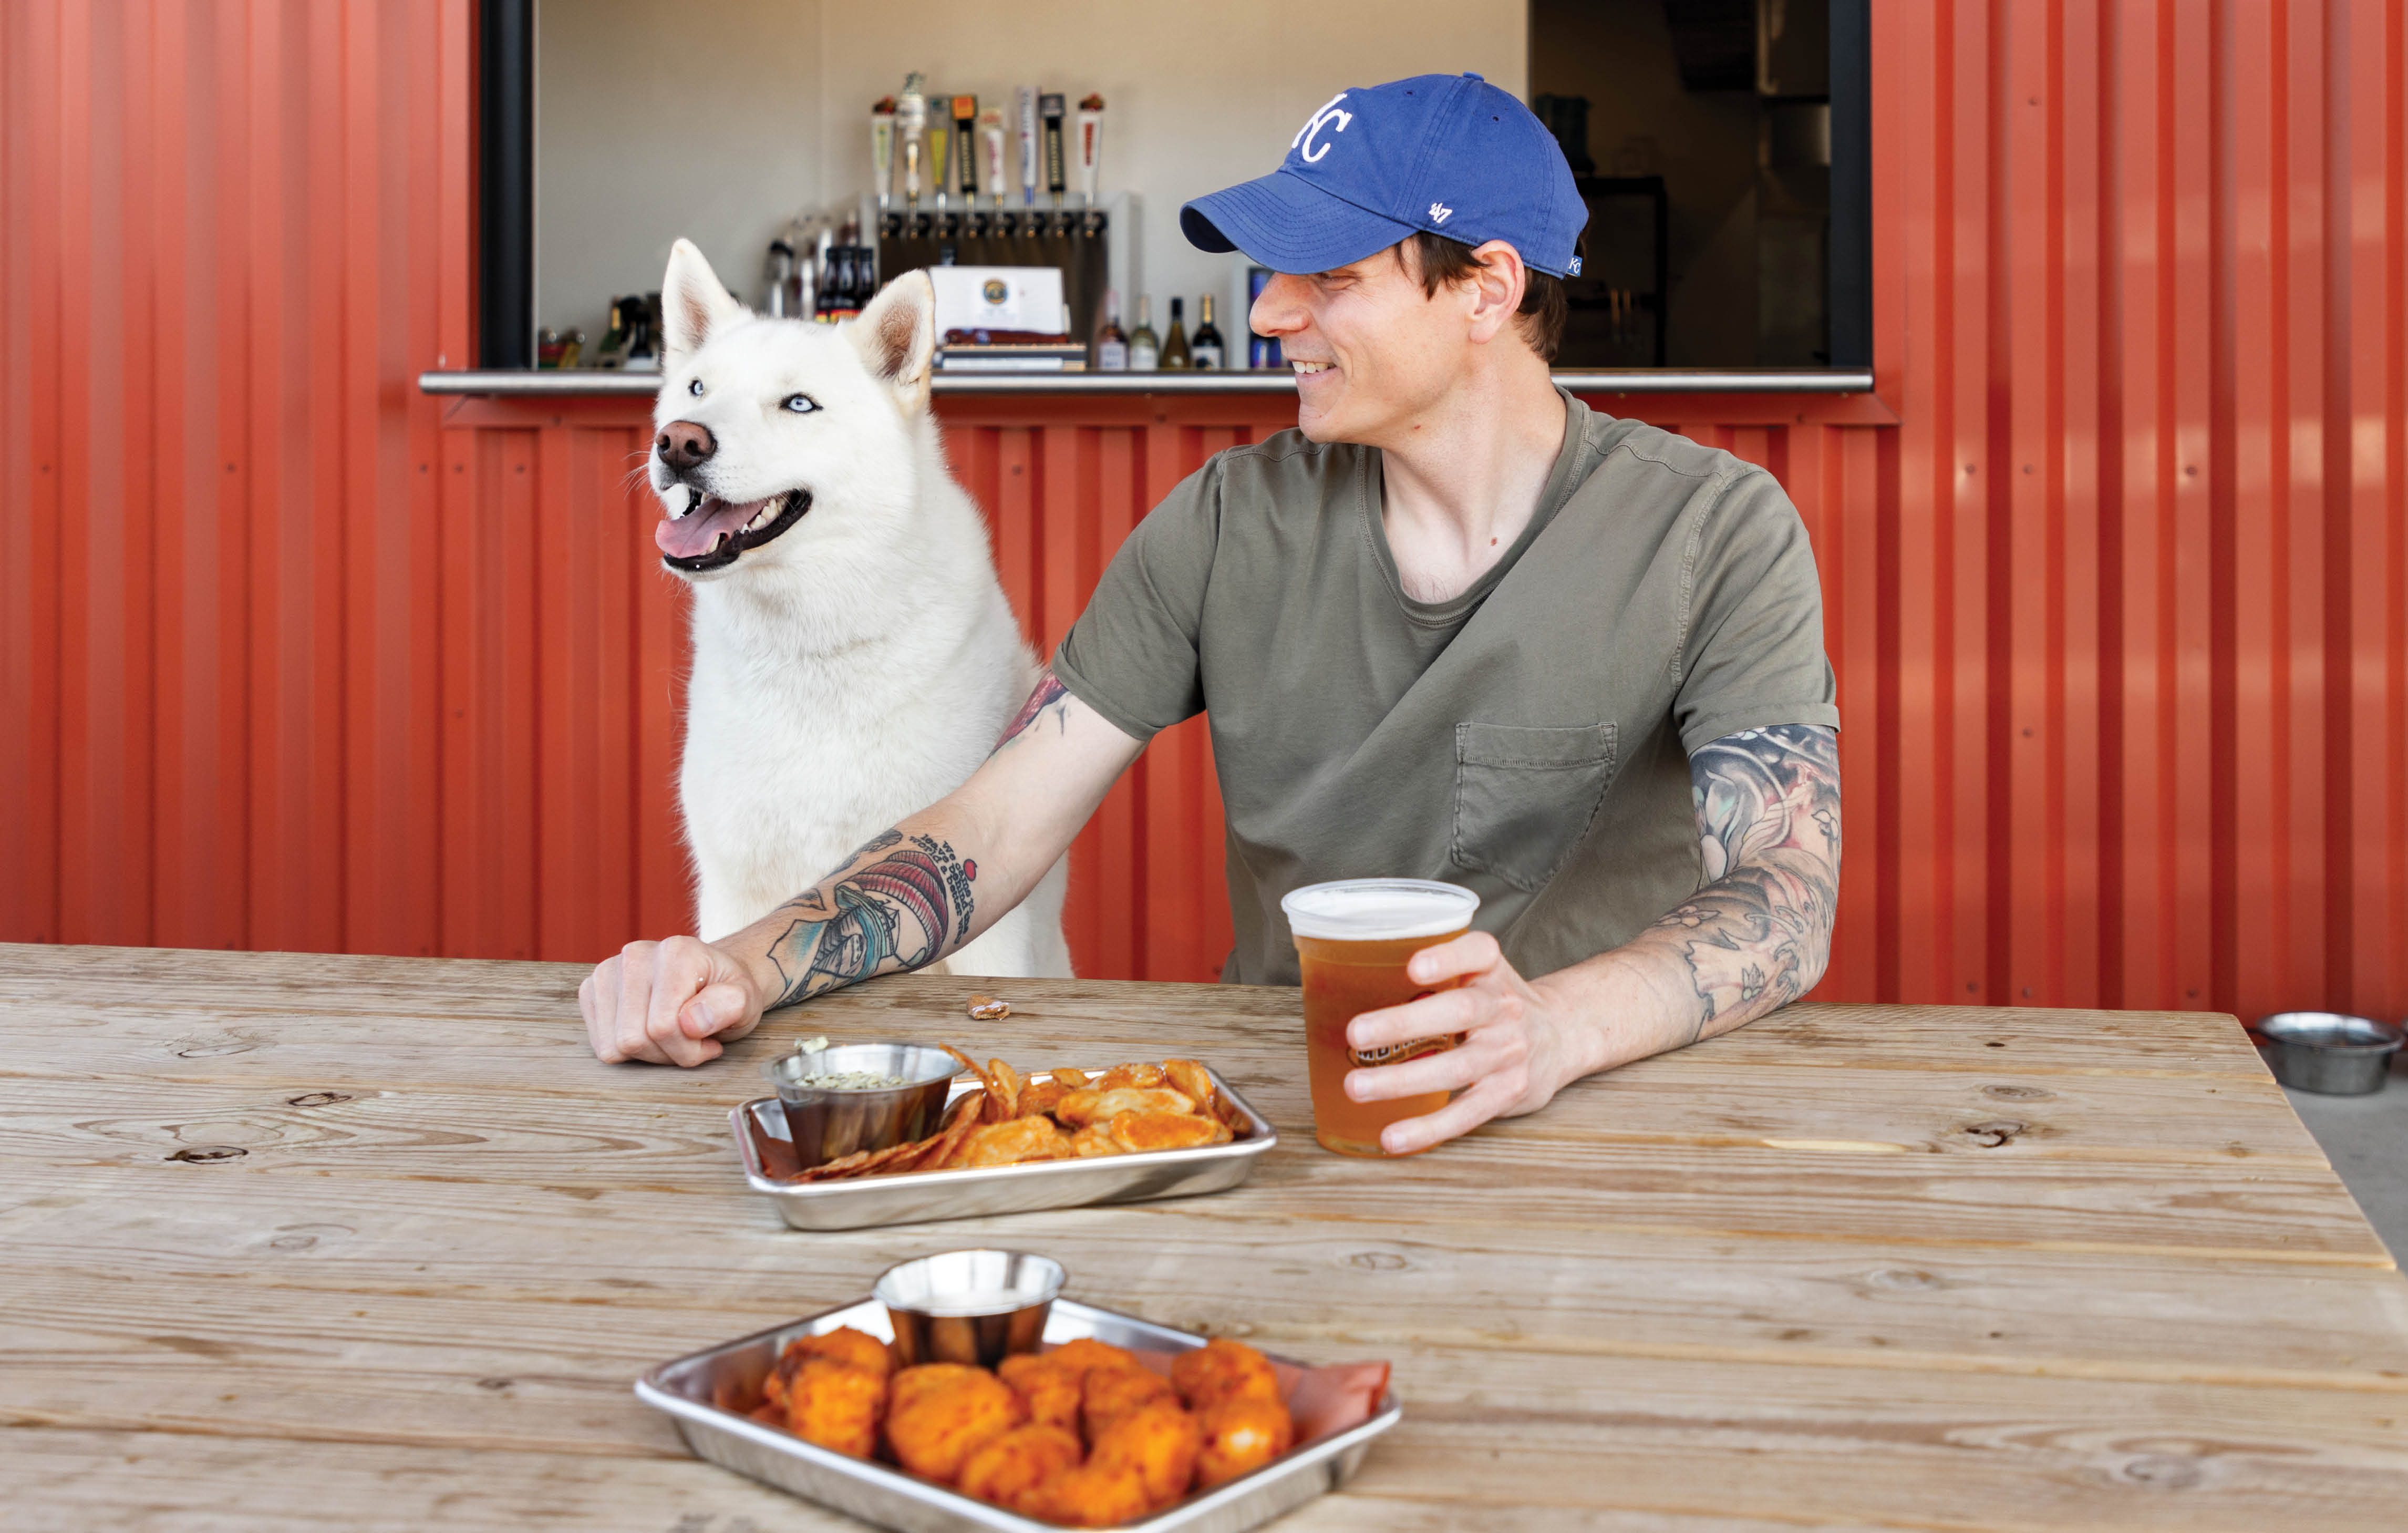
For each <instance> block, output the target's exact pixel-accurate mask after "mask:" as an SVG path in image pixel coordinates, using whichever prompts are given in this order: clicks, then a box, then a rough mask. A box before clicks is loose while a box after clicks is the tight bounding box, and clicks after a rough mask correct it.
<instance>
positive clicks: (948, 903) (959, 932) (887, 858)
mask: <svg viewBox="0 0 2408 1533" xmlns="http://www.w3.org/2000/svg"><path fill="white" fill-rule="evenodd" d="M872 858H874V859H875V860H874V861H867V866H855V865H860V864H863V863H864V862H865V860H867V859H872ZM848 866H849V867H852V869H853V870H852V871H850V872H848V873H846V874H844V875H843V876H842V877H840V878H839V879H837V880H836V881H834V882H832V883H829V884H827V885H826V886H825V888H826V893H825V895H823V894H822V892H821V891H820V890H818V889H812V890H809V891H806V892H805V893H803V894H801V895H796V897H795V898H793V899H790V900H788V901H787V902H786V903H785V904H784V905H782V906H781V907H780V908H779V910H780V913H781V914H788V915H792V916H793V917H794V919H793V920H792V921H791V922H790V923H789V924H788V925H787V926H786V929H785V930H784V931H782V932H781V933H779V934H778V936H777V938H776V939H775V940H773V941H772V942H771V943H770V944H769V961H770V963H772V964H774V965H775V966H776V967H777V970H778V977H779V981H780V984H779V994H778V996H777V997H776V999H774V1000H772V1001H771V1002H770V1003H769V1004H770V1005H772V1006H784V1005H786V1004H788V1003H790V1002H793V1001H798V1000H802V999H804V998H805V997H807V996H816V995H818V994H820V993H821V992H822V991H825V990H833V989H835V988H836V987H838V986H839V985H846V984H851V983H853V982H854V981H857V980H866V979H867V978H869V977H870V976H871V975H873V974H879V973H882V972H884V971H886V970H888V969H896V968H918V967H922V966H924V965H926V964H931V963H934V962H936V961H937V960H938V959H939V958H941V957H943V956H944V955H945V954H946V953H948V952H950V951H951V950H952V949H953V948H956V947H959V946H960V945H961V944H962V942H963V941H964V940H965V939H966V938H967V937H968V931H969V924H970V912H971V911H972V910H975V909H976V906H977V902H976V900H975V898H974V897H973V895H972V891H971V885H972V884H974V883H975V882H976V881H977V880H978V864H977V863H976V862H973V861H971V860H969V859H968V858H965V857H962V856H959V855H956V854H955V852H954V851H953V844H952V843H951V842H949V841H941V840H939V839H938V838H935V837H933V836H911V837H908V838H907V837H906V836H905V835H904V834H903V832H901V831H899V830H887V831H882V832H880V833H879V834H878V835H877V836H874V837H872V838H870V839H869V841H868V842H867V844H866V845H864V846H863V847H862V849H861V850H860V851H858V852H854V853H853V856H852V858H851V859H850V861H849V863H848ZM831 904H833V906H834V909H833V910H831V909H830V905H831Z"/></svg>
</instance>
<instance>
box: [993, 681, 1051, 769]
mask: <svg viewBox="0 0 2408 1533" xmlns="http://www.w3.org/2000/svg"><path fill="white" fill-rule="evenodd" d="M1069 696H1070V689H1069V688H1068V687H1066V686H1064V685H1063V684H1062V681H1061V678H1059V677H1057V676H1055V675H1054V672H1053V671H1052V670H1051V669H1048V670H1047V671H1046V672H1045V674H1044V675H1042V676H1040V677H1039V678H1038V679H1037V687H1036V690H1035V691H1033V692H1031V693H1029V695H1028V701H1026V702H1025V703H1023V704H1021V705H1020V711H1019V712H1017V713H1015V714H1013V715H1012V716H1011V723H1010V724H1005V725H1004V726H1003V733H1002V734H1001V735H999V736H997V737H996V742H995V750H996V751H1000V750H1002V749H1003V748H1004V747H1005V746H1007V745H1010V744H1011V742H1012V741H1013V740H1016V739H1018V738H1020V737H1021V736H1023V735H1025V734H1026V733H1028V731H1029V730H1031V729H1033V728H1035V727H1036V726H1037V723H1038V721H1039V719H1043V718H1047V717H1049V716H1050V717H1051V718H1052V719H1053V721H1054V730H1055V732H1057V733H1059V732H1062V731H1065V730H1068V728H1069V727H1070V721H1069V711H1070V708H1069V702H1068V698H1069ZM987 753H988V754H989V755H993V754H995V751H990V752H987Z"/></svg>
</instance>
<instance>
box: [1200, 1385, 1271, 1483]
mask: <svg viewBox="0 0 2408 1533" xmlns="http://www.w3.org/2000/svg"><path fill="white" fill-rule="evenodd" d="M1197 1425H1198V1426H1201V1427H1202V1428H1203V1429H1204V1445H1203V1447H1202V1448H1201V1449H1200V1450H1199V1451H1198V1452H1197V1455H1196V1488H1197V1490H1210V1489H1211V1488H1212V1487H1213V1486H1214V1485H1218V1484H1221V1483H1225V1482H1227V1481H1231V1480H1235V1479H1236V1478H1238V1476H1240V1475H1241V1474H1246V1473H1250V1472H1252V1471H1253V1470H1255V1469H1261V1468H1262V1467H1263V1466H1264V1465H1266V1464H1268V1463H1269V1462H1270V1461H1271V1460H1272V1459H1274V1458H1277V1457H1278V1456H1279V1455H1280V1454H1283V1453H1285V1452H1287V1451H1288V1449H1289V1448H1291V1447H1293V1446H1295V1443H1296V1423H1295V1422H1294V1421H1292V1420H1290V1419H1289V1417H1288V1413H1287V1407H1286V1406H1284V1405H1282V1404H1281V1403H1280V1402H1279V1401H1277V1400H1262V1399H1253V1398H1249V1397H1242V1396H1241V1397H1239V1398H1236V1399H1231V1400H1224V1401H1222V1402H1221V1403H1220V1404H1219V1405H1216V1406H1213V1407H1212V1408H1211V1410H1209V1411H1202V1412H1200V1413H1199V1414H1198V1416H1197Z"/></svg>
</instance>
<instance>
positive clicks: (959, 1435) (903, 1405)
mask: <svg viewBox="0 0 2408 1533" xmlns="http://www.w3.org/2000/svg"><path fill="white" fill-rule="evenodd" d="M936 1368H945V1369H947V1370H948V1371H947V1372H946V1374H945V1375H944V1376H943V1377H941V1378H939V1379H937V1380H934V1381H931V1382H929V1383H920V1382H917V1381H912V1382H911V1383H910V1384H909V1385H908V1388H907V1384H906V1381H910V1380H911V1376H912V1375H913V1374H915V1373H922V1372H928V1371H933V1370H934V1369H936ZM895 1386H896V1406H895V1409H894V1410H892V1411H889V1412H888V1413H887V1416H886V1441H887V1445H888V1446H889V1447H891V1448H893V1449H894V1450H895V1457H896V1460H897V1461H898V1462H899V1463H901V1464H902V1466H903V1467H904V1468H905V1469H909V1470H910V1471H911V1472H912V1473H913V1474H916V1475H921V1476H924V1477H925V1478H927V1479H930V1480H934V1481H937V1482H939V1483H943V1484H952V1483H953V1479H954V1477H955V1476H956V1475H958V1474H960V1473H961V1472H962V1466H963V1465H964V1464H967V1463H968V1462H969V1457H970V1454H974V1453H976V1452H978V1451H979V1450H980V1449H981V1448H983V1447H985V1446H986V1445H987V1444H988V1443H990V1442H993V1441H994V1440H996V1439H997V1438H999V1437H1001V1436H1003V1434H1004V1433H1006V1432H1009V1431H1011V1429H1012V1428H1013V1427H1015V1426H1019V1425H1021V1424H1022V1423H1023V1422H1025V1421H1026V1420H1027V1419H1028V1407H1026V1406H1025V1405H1023V1404H1022V1403H1021V1402H1020V1397H1019V1396H1018V1395H1015V1394H1013V1393H1012V1391H1011V1385H1009V1384H1007V1383H1004V1382H1003V1381H1002V1380H1000V1379H998V1378H996V1376H995V1375H994V1374H992V1373H989V1372H988V1371H987V1370H986V1369H984V1368H964V1367H962V1366H961V1365H960V1364H952V1363H931V1364H929V1365H927V1367H926V1368H905V1369H904V1370H903V1371H902V1372H900V1373H898V1374H896V1376H895ZM907 1395H908V1401H907Z"/></svg>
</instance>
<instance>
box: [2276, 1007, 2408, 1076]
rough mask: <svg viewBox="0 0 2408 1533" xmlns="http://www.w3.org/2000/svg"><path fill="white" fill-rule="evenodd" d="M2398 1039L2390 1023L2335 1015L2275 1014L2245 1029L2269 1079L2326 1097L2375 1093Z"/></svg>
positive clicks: (2283, 1012)
mask: <svg viewBox="0 0 2408 1533" xmlns="http://www.w3.org/2000/svg"><path fill="white" fill-rule="evenodd" d="M2402 1036H2403V1035H2402V1032H2401V1028H2400V1027H2398V1026H2396V1025H2395V1024H2391V1023H2387V1022H2376V1021H2375V1020H2374V1019H2372V1017H2351V1016H2343V1014H2342V1013H2340V1012H2338V1011H2277V1012H2275V1013H2274V1014H2273V1015H2272V1016H2271V1017H2259V1018H2258V1019H2257V1021H2256V1022H2255V1023H2253V1024H2250V1028H2249V1041H2251V1042H2252V1043H2255V1044H2257V1053H2258V1057H2260V1058H2262V1059H2264V1060H2265V1061H2266V1067H2267V1068H2268V1069H2271V1070H2272V1071H2273V1072H2274V1079H2275V1080H2277V1081H2280V1082H2282V1083H2283V1084H2285V1085H2286V1086H2292V1087H2296V1088H2297V1089H2299V1090H2300V1091H2313V1092H2316V1093H2318V1094H2319V1095H2322V1096H2366V1095H2367V1094H2368V1093H2370V1092H2376V1091H2381V1090H2382V1089H2383V1078H2384V1076H2385V1075H2386V1074H2387V1073H2389V1071H2390V1068H2391V1056H2392V1055H2393V1054H2395V1053H2399V1052H2400V1045H2401V1038H2402Z"/></svg>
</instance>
